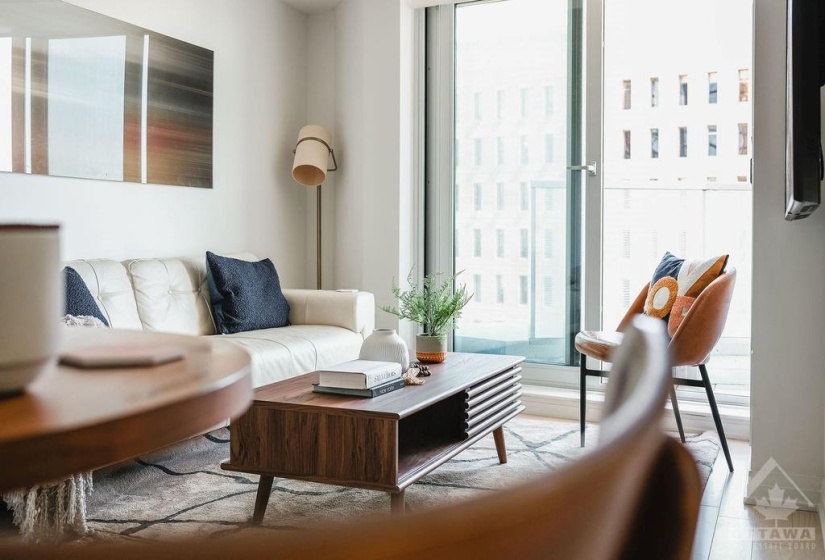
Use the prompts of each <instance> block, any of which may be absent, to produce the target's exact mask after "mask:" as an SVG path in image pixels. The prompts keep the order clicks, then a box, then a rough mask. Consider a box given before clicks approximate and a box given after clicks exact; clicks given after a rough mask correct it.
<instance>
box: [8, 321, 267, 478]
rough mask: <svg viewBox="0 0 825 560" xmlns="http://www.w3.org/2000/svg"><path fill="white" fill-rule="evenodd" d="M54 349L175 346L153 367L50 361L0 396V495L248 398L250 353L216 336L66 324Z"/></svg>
mask: <svg viewBox="0 0 825 560" xmlns="http://www.w3.org/2000/svg"><path fill="white" fill-rule="evenodd" d="M62 338H63V344H62V348H63V350H77V349H80V348H90V347H100V346H123V345H147V346H159V345H160V346H177V347H180V348H182V349H184V350H185V351H186V358H185V359H184V360H180V361H177V362H171V363H168V364H164V365H160V366H155V367H133V368H123V369H115V368H109V369H94V370H89V369H86V370H84V369H76V368H72V367H68V366H55V367H54V368H52V369H51V370H50V371H48V372H47V373H45V374H43V375H42V376H41V377H39V378H38V379H37V380H36V381H35V382H34V383H32V384H31V386H29V388H28V389H27V390H26V391H25V392H24V393H22V394H20V395H14V396H10V397H7V398H4V399H0V493H2V492H6V491H8V490H13V489H16V488H22V487H28V486H31V485H33V484H38V483H42V482H49V481H53V480H59V479H61V478H65V477H67V476H70V475H72V474H75V473H79V472H85V471H88V470H92V469H97V468H100V467H104V466H106V465H111V464H113V463H117V462H120V461H125V460H126V459H131V458H132V457H136V456H138V455H142V454H144V453H148V452H149V451H154V450H155V449H159V448H161V447H165V446H167V445H170V444H173V443H176V442H178V441H181V440H182V439H186V438H188V437H191V436H194V435H197V434H199V433H203V432H205V431H207V430H209V429H210V428H213V427H215V426H216V425H217V424H219V423H221V422H224V421H225V420H226V419H227V418H230V417H233V418H234V417H237V416H239V415H240V414H241V413H242V412H243V411H244V410H246V408H247V406H249V402H250V399H251V397H252V381H251V379H250V374H249V354H247V353H246V352H245V351H244V350H243V349H242V348H240V347H239V346H236V345H234V344H232V343H229V342H226V341H223V340H218V339H217V338H214V337H213V338H206V337H195V336H183V335H173V334H165V333H155V332H148V331H129V330H118V329H84V328H66V329H65V330H64V331H63V332H62Z"/></svg>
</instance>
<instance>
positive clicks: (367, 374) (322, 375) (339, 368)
mask: <svg viewBox="0 0 825 560" xmlns="http://www.w3.org/2000/svg"><path fill="white" fill-rule="evenodd" d="M318 373H319V376H318V384H319V385H320V386H322V387H340V388H345V389H370V388H372V387H375V386H376V385H381V384H382V383H386V382H388V381H393V380H396V379H400V378H401V364H398V363H395V362H378V361H373V360H351V361H349V362H344V363H342V364H336V365H334V366H330V367H327V368H324V369H322V370H318Z"/></svg>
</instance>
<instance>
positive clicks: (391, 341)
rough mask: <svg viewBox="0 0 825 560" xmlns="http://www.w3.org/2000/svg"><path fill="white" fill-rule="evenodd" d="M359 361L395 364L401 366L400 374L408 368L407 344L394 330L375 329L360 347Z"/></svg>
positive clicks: (408, 353)
mask: <svg viewBox="0 0 825 560" xmlns="http://www.w3.org/2000/svg"><path fill="white" fill-rule="evenodd" d="M358 358H359V359H361V360H376V361H379V362H396V363H398V364H401V372H402V373H404V372H405V371H407V370H408V369H409V368H410V351H409V350H408V349H407V343H406V342H404V339H403V338H401V337H400V336H398V334H397V333H396V332H395V329H375V330H374V331H373V332H372V334H371V335H369V336H368V337H367V338H366V340H364V344H362V345H361V353H360V354H359V355H358Z"/></svg>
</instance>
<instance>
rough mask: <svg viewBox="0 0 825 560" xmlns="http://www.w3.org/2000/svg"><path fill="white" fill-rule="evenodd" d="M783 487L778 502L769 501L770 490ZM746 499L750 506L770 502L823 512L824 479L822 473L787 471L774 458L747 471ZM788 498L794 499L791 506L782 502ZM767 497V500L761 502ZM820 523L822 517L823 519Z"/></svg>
mask: <svg viewBox="0 0 825 560" xmlns="http://www.w3.org/2000/svg"><path fill="white" fill-rule="evenodd" d="M777 486H778V487H779V488H781V489H782V496H781V497H777V498H778V499H777V500H776V501H774V500H770V494H769V492H771V490H774V491H775V489H776V487H777ZM745 492H746V495H745V496H744V501H745V503H746V504H748V505H751V506H758V505H769V506H770V507H775V508H780V509H791V510H801V511H818V512H820V513H822V512H824V511H825V509H823V506H824V505H825V504H823V500H825V480H823V478H822V477H820V476H811V475H805V474H794V473H789V472H786V471H785V470H784V469H782V467H781V465H778V464H777V463H776V461H774V460H773V459H770V460H768V462H767V463H766V464H765V465H761V466H760V468H759V469H758V470H756V471H754V470H753V468H751V470H750V471H748V485H747V488H746V489H745ZM786 499H791V500H795V502H793V505H792V506H790V507H787V506H785V505H784V504H783V503H782V502H783V501H784V500H786ZM762 500H767V501H768V503H767V504H766V502H764V501H763V502H762V504H760V503H759V502H760V501H762ZM820 523H821V520H820Z"/></svg>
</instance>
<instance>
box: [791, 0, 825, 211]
mask: <svg viewBox="0 0 825 560" xmlns="http://www.w3.org/2000/svg"><path fill="white" fill-rule="evenodd" d="M821 3H822V0H788V39H787V98H786V104H787V105H786V112H785V115H786V150H785V152H786V153H785V194H786V206H785V219H786V220H798V219H800V218H805V217H807V216H809V215H811V214H812V213H813V212H814V211H815V210H816V209H817V208H818V207H819V205H820V202H821V198H822V187H821V181H822V178H823V160H822V130H821V123H820V111H821V107H820V86H821V85H822V81H823V80H822V65H823V58H825V35H823V33H822V32H823V31H825V26H823V25H822V18H823V17H825V6H821Z"/></svg>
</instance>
